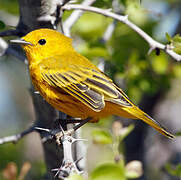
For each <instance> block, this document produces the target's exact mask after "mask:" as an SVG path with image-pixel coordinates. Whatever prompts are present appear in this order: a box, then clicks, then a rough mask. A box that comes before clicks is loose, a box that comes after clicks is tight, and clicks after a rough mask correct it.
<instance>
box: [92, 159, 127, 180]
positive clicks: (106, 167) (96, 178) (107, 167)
mask: <svg viewBox="0 0 181 180" xmlns="http://www.w3.org/2000/svg"><path fill="white" fill-rule="evenodd" d="M90 180H126V178H125V174H124V168H123V167H122V166H120V165H119V164H113V163H106V164H103V165H100V166H98V167H97V168H95V169H94V171H93V172H92V173H91V175H90Z"/></svg>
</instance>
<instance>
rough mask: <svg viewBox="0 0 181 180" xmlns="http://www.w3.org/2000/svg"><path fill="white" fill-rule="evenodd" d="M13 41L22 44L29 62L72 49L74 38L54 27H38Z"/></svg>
mask: <svg viewBox="0 0 181 180" xmlns="http://www.w3.org/2000/svg"><path fill="white" fill-rule="evenodd" d="M11 42H12V43H17V44H20V45H21V46H22V47H23V49H24V50H25V52H26V55H27V58H28V60H29V62H35V61H39V60H42V59H45V58H48V57H51V56H54V55H61V54H63V53H65V52H66V51H67V52H69V51H72V49H73V48H72V39H70V38H68V37H66V36H64V35H63V34H61V33H59V32H57V31H55V30H52V29H38V30H34V31H32V32H30V33H28V34H27V35H26V36H24V37H22V38H21V39H18V40H11Z"/></svg>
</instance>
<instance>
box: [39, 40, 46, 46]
mask: <svg viewBox="0 0 181 180" xmlns="http://www.w3.org/2000/svg"><path fill="white" fill-rule="evenodd" d="M38 43H39V44H40V45H44V44H46V40H45V39H40V40H39V41H38Z"/></svg>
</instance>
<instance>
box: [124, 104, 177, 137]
mask: <svg viewBox="0 0 181 180" xmlns="http://www.w3.org/2000/svg"><path fill="white" fill-rule="evenodd" d="M124 110H125V111H127V112H128V113H129V114H132V115H133V116H134V117H135V119H141V120H143V121H144V122H145V123H147V124H149V125H150V126H151V127H153V128H154V129H156V130H157V131H158V132H160V133H161V134H163V135H164V136H166V137H168V138H170V139H173V138H175V136H174V135H173V134H171V133H169V132H168V131H167V130H166V129H165V128H164V127H162V125H161V124H160V123H158V122H157V121H155V120H154V119H153V118H152V117H150V116H149V115H148V114H146V113H144V112H143V111H142V110H141V109H139V108H138V107H136V106H134V107H131V108H125V109H124Z"/></svg>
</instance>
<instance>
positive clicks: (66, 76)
mask: <svg viewBox="0 0 181 180" xmlns="http://www.w3.org/2000/svg"><path fill="white" fill-rule="evenodd" d="M12 42H14V43H19V44H21V45H22V47H23V49H24V50H25V52H26V56H27V58H28V61H29V70H30V75H31V79H32V82H33V85H34V86H35V88H36V89H37V90H38V91H39V92H40V94H41V95H42V96H43V97H44V99H45V100H46V101H47V102H48V103H50V104H51V105H52V106H53V107H55V108H56V109H58V110H59V111H62V112H64V113H66V114H68V115H70V116H72V117H77V118H81V119H86V118H91V121H97V120H99V118H102V117H106V116H109V115H113V114H114V115H118V116H122V117H126V118H133V119H141V120H143V121H144V122H146V123H147V124H149V125H150V126H152V127H153V128H155V129H156V130H157V131H159V132H160V133H161V134H163V135H165V136H167V137H169V138H173V137H174V136H173V135H172V134H171V133H169V132H167V131H166V130H165V129H164V128H163V127H161V125H160V124H159V123H158V122H156V121H155V120H154V119H152V118H151V117H150V116H149V115H147V114H146V113H144V112H143V111H142V110H140V109H139V108H138V107H137V106H136V105H134V104H133V103H132V102H131V101H130V100H129V98H128V97H127V95H126V94H125V93H124V92H123V91H122V90H121V89H120V88H119V87H117V86H116V85H115V84H114V83H113V82H112V80H111V79H110V78H108V77H107V76H106V75H105V74H104V73H103V72H101V71H100V70H99V69H98V68H97V67H96V66H95V65H93V64H92V63H91V62H90V61H89V60H88V59H87V58H85V57H84V56H82V55H80V54H78V53H77V52H76V51H75V50H74V48H73V47H72V40H71V39H70V38H68V37H66V36H64V35H63V34H61V33H59V32H57V31H55V30H51V29H39V30H34V31H32V32H30V33H28V34H27V35H26V36H24V37H23V38H22V39H20V40H12Z"/></svg>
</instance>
